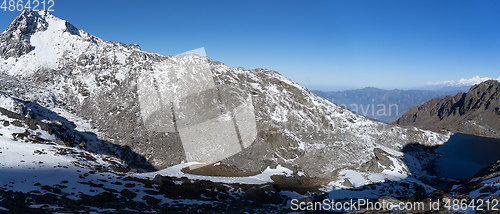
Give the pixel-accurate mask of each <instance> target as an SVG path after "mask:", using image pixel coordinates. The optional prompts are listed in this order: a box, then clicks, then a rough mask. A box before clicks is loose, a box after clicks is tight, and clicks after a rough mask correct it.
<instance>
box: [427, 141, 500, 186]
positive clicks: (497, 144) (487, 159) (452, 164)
mask: <svg viewBox="0 0 500 214" xmlns="http://www.w3.org/2000/svg"><path fill="white" fill-rule="evenodd" d="M436 152H438V153H441V154H443V156H442V157H441V158H439V159H438V160H437V163H436V165H437V170H438V175H439V176H443V177H448V178H459V179H463V178H468V177H470V176H473V175H474V174H475V173H476V172H478V171H479V170H480V169H482V168H484V167H486V166H489V165H491V164H494V163H496V161H497V160H498V159H500V139H494V138H486V137H479V136H475V135H466V134H454V135H453V136H451V137H450V139H449V140H448V142H446V143H445V144H444V145H442V146H440V147H439V148H437V149H436Z"/></svg>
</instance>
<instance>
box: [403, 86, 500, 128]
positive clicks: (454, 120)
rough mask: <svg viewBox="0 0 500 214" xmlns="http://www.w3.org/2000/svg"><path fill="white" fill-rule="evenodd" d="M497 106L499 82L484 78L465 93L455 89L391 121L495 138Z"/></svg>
mask: <svg viewBox="0 0 500 214" xmlns="http://www.w3.org/2000/svg"><path fill="white" fill-rule="evenodd" d="M499 107H500V82H499V81H497V80H488V81H485V82H482V83H480V84H477V85H474V86H472V87H471V88H470V89H469V91H468V92H467V93H464V92H459V93H457V94H456V95H455V96H451V95H448V96H446V97H445V98H435V99H432V100H430V101H428V102H426V103H424V104H423V105H421V106H415V107H413V108H412V109H410V110H409V111H408V112H406V113H405V114H404V115H403V116H401V118H399V119H398V120H397V121H396V122H394V123H395V124H399V125H415V126H417V127H420V128H424V129H429V130H434V131H442V130H447V131H448V130H449V131H452V132H462V133H465V134H473V135H481V136H487V137H495V138H499V137H500V135H499V134H498V133H499V132H500V122H499V121H500V117H499V115H500V111H499V110H498V109H499ZM457 124H458V125H457Z"/></svg>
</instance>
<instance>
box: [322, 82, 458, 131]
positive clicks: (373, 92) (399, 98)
mask: <svg viewBox="0 0 500 214" xmlns="http://www.w3.org/2000/svg"><path fill="white" fill-rule="evenodd" d="M462 88H463V87H462ZM462 88H446V89H447V90H398V89H393V90H384V89H379V88H373V87H366V88H363V89H355V90H345V91H338V92H323V91H314V90H313V91H312V92H313V93H315V94H317V95H319V96H320V97H323V98H325V99H327V100H329V101H331V102H333V103H335V104H337V105H339V106H341V107H344V108H347V109H349V110H351V111H353V112H354V113H356V114H360V115H363V116H365V117H368V118H370V119H373V120H377V121H382V122H386V123H391V122H394V121H396V120H397V119H398V118H399V117H401V116H402V115H403V114H404V113H405V112H406V111H408V110H410V109H411V108H412V107H414V106H417V105H421V104H423V103H424V102H427V101H428V100H431V99H433V98H442V97H445V96H446V95H450V94H456V93H457V92H459V91H461V90H462ZM448 89H449V90H448Z"/></svg>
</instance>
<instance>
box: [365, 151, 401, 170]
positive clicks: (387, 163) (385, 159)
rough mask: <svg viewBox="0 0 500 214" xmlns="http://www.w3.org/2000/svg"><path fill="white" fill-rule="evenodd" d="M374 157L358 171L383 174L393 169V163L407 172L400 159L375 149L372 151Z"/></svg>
mask: <svg viewBox="0 0 500 214" xmlns="http://www.w3.org/2000/svg"><path fill="white" fill-rule="evenodd" d="M373 154H374V157H373V158H372V159H371V160H370V161H368V162H366V163H364V164H363V165H361V168H360V171H362V172H383V171H384V170H386V169H388V170H391V169H393V168H394V167H395V163H394V160H395V161H398V162H399V163H398V164H397V165H400V166H403V170H405V171H407V172H408V167H407V166H406V164H404V163H403V162H402V161H401V160H400V159H398V158H396V157H394V156H392V155H390V154H388V153H387V152H385V151H384V150H382V149H380V148H375V149H374V150H373Z"/></svg>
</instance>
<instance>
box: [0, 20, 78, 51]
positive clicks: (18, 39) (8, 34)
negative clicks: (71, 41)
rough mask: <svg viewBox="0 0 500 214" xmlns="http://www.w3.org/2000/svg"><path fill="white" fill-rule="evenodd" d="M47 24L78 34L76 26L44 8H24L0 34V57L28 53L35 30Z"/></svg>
mask: <svg viewBox="0 0 500 214" xmlns="http://www.w3.org/2000/svg"><path fill="white" fill-rule="evenodd" d="M49 26H54V27H55V28H57V30H58V31H64V32H69V33H70V34H73V35H79V31H78V29H77V28H76V27H74V26H73V25H71V24H70V23H68V22H67V21H64V20H62V19H59V18H57V17H56V16H54V15H52V14H51V13H50V12H48V11H46V10H41V11H32V10H24V11H22V12H21V14H19V16H17V17H16V18H15V19H14V20H13V21H12V23H11V24H10V26H9V27H8V28H7V30H5V31H4V32H3V33H1V34H0V44H1V45H0V58H3V59H8V58H10V57H20V56H22V55H24V54H27V53H29V52H30V51H32V50H33V47H32V44H31V37H32V36H33V35H34V34H35V33H37V32H43V31H46V30H47V29H48V28H49Z"/></svg>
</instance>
